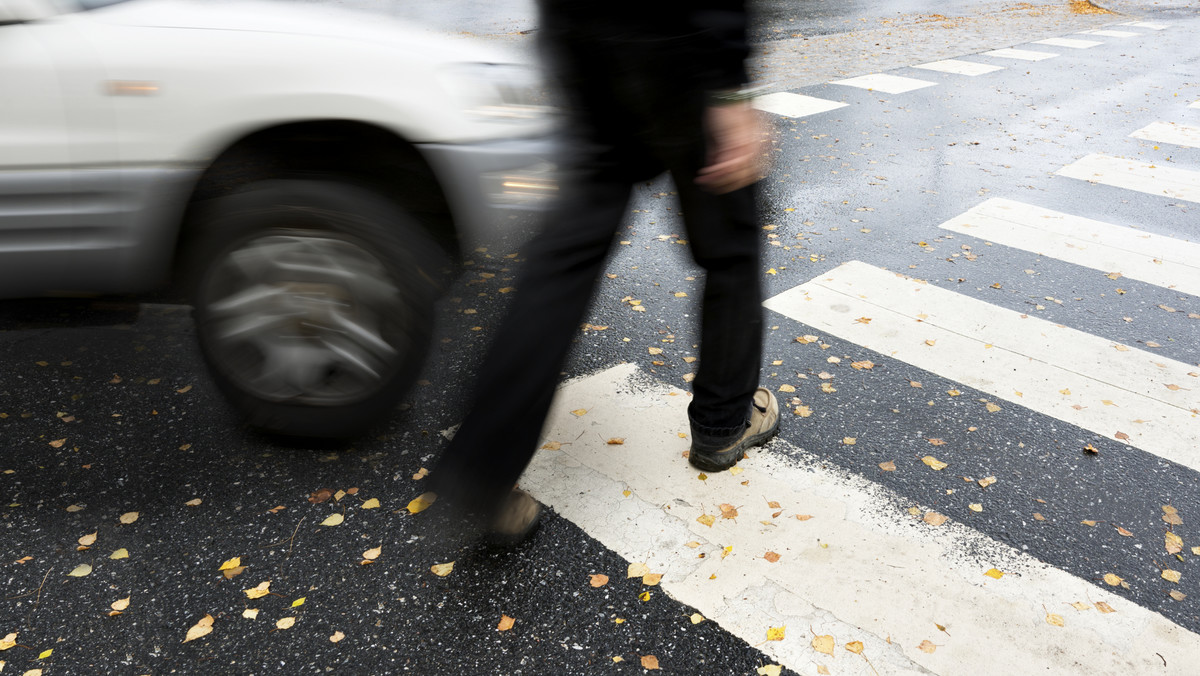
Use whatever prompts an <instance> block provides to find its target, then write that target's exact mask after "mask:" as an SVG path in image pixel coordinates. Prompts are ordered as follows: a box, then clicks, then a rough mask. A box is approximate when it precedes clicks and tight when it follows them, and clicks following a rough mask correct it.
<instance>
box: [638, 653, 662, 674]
mask: <svg viewBox="0 0 1200 676" xmlns="http://www.w3.org/2000/svg"><path fill="white" fill-rule="evenodd" d="M642 668H643V669H645V670H647V671H654V670H656V669H658V658H657V657H655V656H654V655H642Z"/></svg>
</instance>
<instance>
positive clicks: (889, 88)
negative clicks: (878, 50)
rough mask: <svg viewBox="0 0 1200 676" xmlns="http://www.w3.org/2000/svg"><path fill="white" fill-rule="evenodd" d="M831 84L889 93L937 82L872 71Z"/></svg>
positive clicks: (897, 92)
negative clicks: (868, 73)
mask: <svg viewBox="0 0 1200 676" xmlns="http://www.w3.org/2000/svg"><path fill="white" fill-rule="evenodd" d="M829 84H835V85H845V86H847V87H858V88H859V89H870V90H873V91H880V92H885V93H888V94H903V93H904V92H911V91H912V90H914V89H922V88H924V87H932V86H934V85H936V84H937V83H936V82H930V81H929V80H918V79H916V78H913V77H901V76H899V75H887V74H884V73H872V74H870V75H860V76H858V77H852V78H849V79H846V80H833V81H831V82H830V83H829Z"/></svg>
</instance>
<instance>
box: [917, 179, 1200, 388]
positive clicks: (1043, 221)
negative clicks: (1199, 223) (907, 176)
mask: <svg viewBox="0 0 1200 676" xmlns="http://www.w3.org/2000/svg"><path fill="white" fill-rule="evenodd" d="M940 227H941V228H942V229H944V230H952V231H954V232H959V233H962V234H964V235H971V236H972V237H978V238H979V239H984V240H987V241H989V242H995V243H998V244H1003V245H1005V246H1010V247H1013V248H1016V249H1022V250H1024V251H1032V252H1033V253H1036V254H1041V255H1044V256H1050V257H1052V258H1057V259H1058V260H1061V261H1066V262H1068V263H1074V264H1075V265H1082V266H1084V267H1089V268H1092V269H1094V270H1100V271H1102V272H1106V273H1113V272H1119V273H1121V275H1122V276H1124V277H1128V278H1130V279H1136V280H1138V281H1142V282H1147V283H1150V284H1155V285H1157V286H1162V287H1165V288H1168V289H1175V290H1177V291H1183V292H1184V293H1189V294H1192V295H1193V296H1200V244H1197V243H1195V242H1187V241H1184V240H1180V239H1175V238H1173V237H1164V236H1162V235H1155V234H1152V233H1148V232H1141V231H1138V230H1134V229H1132V228H1125V227H1121V226H1118V225H1112V224H1110V223H1104V222H1102V221H1095V220H1092V219H1090V218H1083V217H1081V216H1072V215H1071V214H1064V213H1062V212H1061V211H1053V210H1051V209H1043V208H1042V207H1037V206H1033V205H1031V204H1024V203H1022V202H1015V201H1013V200H1006V199H1000V198H992V199H989V200H987V201H986V202H983V203H982V204H979V205H978V206H975V207H973V208H971V209H970V210H969V211H967V212H965V213H963V214H961V215H959V216H955V217H954V218H952V219H950V220H948V221H946V222H945V223H942V225H941V226H940ZM1197 370H1200V369H1197ZM1197 387H1198V388H1200V382H1198V383H1197Z"/></svg>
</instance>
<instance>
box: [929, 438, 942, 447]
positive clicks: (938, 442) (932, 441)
mask: <svg viewBox="0 0 1200 676" xmlns="http://www.w3.org/2000/svg"><path fill="white" fill-rule="evenodd" d="M925 441H928V442H929V443H930V444H932V445H934V446H945V445H946V442H945V441H943V440H941V439H926V440H925Z"/></svg>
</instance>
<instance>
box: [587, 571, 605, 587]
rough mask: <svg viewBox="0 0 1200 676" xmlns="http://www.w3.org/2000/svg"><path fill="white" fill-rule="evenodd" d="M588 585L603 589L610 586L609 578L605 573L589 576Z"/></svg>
mask: <svg viewBox="0 0 1200 676" xmlns="http://www.w3.org/2000/svg"><path fill="white" fill-rule="evenodd" d="M588 584H590V585H592V586H593V587H603V586H604V585H606V584H608V576H607V575H605V574H603V573H596V574H595V575H589V576H588Z"/></svg>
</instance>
